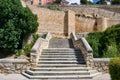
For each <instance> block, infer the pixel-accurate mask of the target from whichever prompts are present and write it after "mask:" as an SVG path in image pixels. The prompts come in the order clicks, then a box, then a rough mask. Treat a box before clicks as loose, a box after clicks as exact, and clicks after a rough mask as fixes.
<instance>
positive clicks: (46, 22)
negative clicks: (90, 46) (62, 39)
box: [29, 5, 120, 35]
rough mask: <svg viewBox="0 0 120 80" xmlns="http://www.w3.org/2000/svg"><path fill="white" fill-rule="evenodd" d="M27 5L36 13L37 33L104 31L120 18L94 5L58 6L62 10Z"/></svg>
mask: <svg viewBox="0 0 120 80" xmlns="http://www.w3.org/2000/svg"><path fill="white" fill-rule="evenodd" d="M29 7H30V9H31V10H32V12H33V13H34V14H37V15H38V22H39V27H38V31H37V33H45V32H51V33H52V34H57V35H58V34H60V35H63V34H64V35H69V34H70V33H71V32H75V33H82V32H93V31H97V30H99V31H104V30H105V29H107V28H108V27H109V26H111V25H115V24H118V23H120V22H119V21H120V20H117V19H119V18H120V14H119V13H115V12H111V11H106V10H104V9H100V8H96V7H85V6H84V7H83V6H68V7H67V6H66V7H62V6H58V7H59V8H60V9H61V10H63V11H56V10H49V9H47V8H41V7H38V6H33V5H32V6H31V5H29ZM66 10H68V11H66ZM71 10H73V11H71ZM74 11H75V12H74Z"/></svg>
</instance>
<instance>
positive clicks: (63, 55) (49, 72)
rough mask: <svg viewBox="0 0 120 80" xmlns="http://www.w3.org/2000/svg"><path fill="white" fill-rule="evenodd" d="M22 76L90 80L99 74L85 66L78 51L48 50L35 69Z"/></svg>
mask: <svg viewBox="0 0 120 80" xmlns="http://www.w3.org/2000/svg"><path fill="white" fill-rule="evenodd" d="M22 74H23V75H25V76H26V77H28V78H30V79H34V80H36V79H39V80H92V78H93V77H94V76H96V75H97V74H99V73H98V72H97V71H96V70H92V69H91V68H89V67H87V66H86V64H85V61H84V58H83V55H82V54H81V52H80V50H78V49H74V48H48V49H44V50H43V52H42V54H41V56H40V60H39V63H38V65H37V67H36V68H31V69H30V70H27V71H26V72H24V73H22Z"/></svg>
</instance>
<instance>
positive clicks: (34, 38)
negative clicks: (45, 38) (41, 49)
mask: <svg viewBox="0 0 120 80" xmlns="http://www.w3.org/2000/svg"><path fill="white" fill-rule="evenodd" d="M37 39H38V34H33V40H32V42H31V43H30V44H26V45H25V47H24V49H23V50H24V52H25V54H26V55H27V56H30V51H31V49H32V47H33V45H34V44H35V42H36V40H37Z"/></svg>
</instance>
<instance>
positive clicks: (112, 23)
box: [107, 19, 120, 27]
mask: <svg viewBox="0 0 120 80" xmlns="http://www.w3.org/2000/svg"><path fill="white" fill-rule="evenodd" d="M116 24H120V19H115V20H107V26H108V27H110V26H112V25H116Z"/></svg>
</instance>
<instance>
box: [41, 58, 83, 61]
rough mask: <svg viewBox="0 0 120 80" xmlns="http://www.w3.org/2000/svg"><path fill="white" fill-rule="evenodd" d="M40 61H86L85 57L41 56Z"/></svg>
mask: <svg viewBox="0 0 120 80" xmlns="http://www.w3.org/2000/svg"><path fill="white" fill-rule="evenodd" d="M39 60H40V61H62V60H63V61H84V59H83V58H40V59H39Z"/></svg>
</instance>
